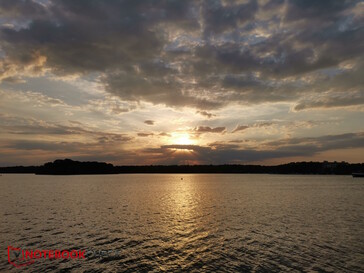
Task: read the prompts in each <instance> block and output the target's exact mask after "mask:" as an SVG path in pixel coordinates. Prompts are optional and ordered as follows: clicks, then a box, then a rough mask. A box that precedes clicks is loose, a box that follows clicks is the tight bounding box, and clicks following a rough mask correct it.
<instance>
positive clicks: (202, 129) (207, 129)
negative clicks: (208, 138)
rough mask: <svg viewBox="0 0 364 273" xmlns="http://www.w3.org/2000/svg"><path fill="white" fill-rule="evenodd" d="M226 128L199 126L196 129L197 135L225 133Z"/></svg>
mask: <svg viewBox="0 0 364 273" xmlns="http://www.w3.org/2000/svg"><path fill="white" fill-rule="evenodd" d="M225 130H226V127H215V128H211V127H209V126H198V127H196V128H195V129H194V131H195V132H196V133H223V132H225Z"/></svg>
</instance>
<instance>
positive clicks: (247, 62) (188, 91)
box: [0, 0, 364, 117]
mask: <svg viewBox="0 0 364 273" xmlns="http://www.w3.org/2000/svg"><path fill="white" fill-rule="evenodd" d="M8 2H9V3H8ZM358 3H360V1H311V0H309V1H303V0H297V1H269V2H268V3H266V4H264V5H259V4H258V2H257V1H253V0H252V1H248V2H245V3H241V1H218V0H216V1H158V2H155V1H149V0H147V1H70V0H64V1H50V2H49V4H48V5H47V6H43V5H40V4H39V3H37V2H35V1H18V0H16V1H2V2H1V3H0V12H1V13H0V16H2V17H3V21H4V22H8V23H14V22H13V21H14V20H13V19H16V20H15V21H16V22H18V21H19V20H20V19H19V18H23V19H26V20H25V21H26V23H24V22H22V23H16V22H15V25H16V27H9V26H2V27H1V29H0V45H1V48H2V50H3V51H4V57H3V63H6V64H8V63H11V64H12V65H16V66H17V67H18V68H19V71H20V70H21V69H20V68H21V67H24V66H27V65H30V64H37V65H36V66H35V67H34V69H35V70H41V69H43V68H50V69H51V71H52V72H53V73H56V74H61V75H65V74H66V75H69V74H77V75H84V76H88V75H91V74H92V73H96V74H97V75H102V77H101V83H102V84H103V85H104V87H105V89H106V90H107V91H108V92H110V93H112V94H114V95H117V96H119V97H120V98H122V99H123V100H125V101H147V102H151V103H153V104H162V105H166V106H171V107H184V106H189V107H194V108H196V109H199V110H201V111H206V110H209V109H210V110H214V109H217V108H220V107H223V106H226V105H227V104H229V103H230V102H238V103H242V104H257V103H264V102H279V101H292V102H298V101H299V103H298V105H297V107H296V108H297V109H296V110H301V109H305V108H309V107H310V106H309V104H310V103H309V102H306V97H307V96H306V95H307V94H315V93H321V92H331V91H332V89H335V88H338V87H336V86H341V88H343V90H345V89H349V88H353V87H355V88H356V89H358V86H360V85H361V83H362V77H360V78H359V77H354V76H352V75H353V74H355V73H362V63H363V60H362V58H361V56H362V45H363V38H362V37H364V35H363V23H362V21H361V20H360V18H359V17H358V16H354V10H355V8H356V6H355V5H357V4H358ZM283 7H285V8H283ZM259 11H263V12H265V14H268V15H269V16H268V15H267V16H268V17H267V18H259V16H258V15H259ZM278 12H280V13H278ZM5 15H6V16H5ZM10 17H11V18H10ZM9 18H10V19H9ZM19 22H20V21H19ZM260 31H262V32H264V35H258V34H257V33H259V32H260ZM45 60H46V61H45ZM44 61H45V62H44ZM343 62H356V63H359V66H358V69H353V70H349V71H347V72H346V73H345V74H346V76H345V77H344V76H340V75H333V76H332V79H331V80H330V81H329V83H330V84H329V83H326V81H325V79H323V78H317V79H316V81H314V82H312V81H305V80H304V77H306V76H307V75H311V74H317V73H319V72H320V71H322V70H325V69H329V68H330V69H337V70H340V64H342V63H343ZM3 70H4V71H3V72H2V73H3V74H4V77H7V78H9V77H12V75H8V74H9V73H10V72H9V69H8V67H7V65H5V68H4V69H3ZM16 70H17V69H15V70H14V69H13V70H12V71H16ZM356 71H359V72H356ZM12 73H14V72H12ZM13 76H14V75H13ZM311 76H312V75H311ZM350 76H352V77H351V80H348V78H349V77H350ZM287 78H291V79H292V78H294V80H293V82H292V81H288V80H287ZM10 79H11V78H10ZM361 86H362V85H361ZM334 91H335V92H336V91H337V90H334ZM357 102H358V100H357V101H356V103H355V102H354V100H352V99H346V98H343V100H342V104H344V105H355V104H358V103H357ZM319 104H320V103H317V105H319ZM321 104H322V105H324V106H325V105H327V106H329V105H331V104H332V103H330V102H328V103H326V104H325V102H323V103H321ZM311 105H313V106H314V107H316V106H315V103H313V104H312V103H311ZM124 110H125V111H126V110H127V109H115V111H114V113H116V114H117V113H121V112H123V111H124ZM206 113H207V112H206ZM201 114H202V112H201ZM202 115H203V114H202ZM205 116H206V117H209V116H208V115H205Z"/></svg>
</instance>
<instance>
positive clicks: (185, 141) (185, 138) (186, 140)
mask: <svg viewBox="0 0 364 273" xmlns="http://www.w3.org/2000/svg"><path fill="white" fill-rule="evenodd" d="M172 136H173V138H172V139H173V143H174V144H178V145H191V144H193V143H194V142H193V140H191V139H190V136H189V134H187V133H176V134H173V135H172Z"/></svg>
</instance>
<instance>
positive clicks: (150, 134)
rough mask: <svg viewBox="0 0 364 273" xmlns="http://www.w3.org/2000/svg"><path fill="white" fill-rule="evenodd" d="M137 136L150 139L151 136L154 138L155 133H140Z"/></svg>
mask: <svg viewBox="0 0 364 273" xmlns="http://www.w3.org/2000/svg"><path fill="white" fill-rule="evenodd" d="M137 135H138V136H139V137H149V136H153V135H154V133H138V134H137Z"/></svg>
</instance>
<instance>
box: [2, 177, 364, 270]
mask: <svg viewBox="0 0 364 273" xmlns="http://www.w3.org/2000/svg"><path fill="white" fill-rule="evenodd" d="M181 177H182V178H183V180H181ZM0 202H1V203H0V205H1V207H0V215H1V223H0V224H1V225H0V242H1V250H0V251H1V254H0V255H1V263H0V271H1V272H19V271H22V272H140V271H142V272H148V271H150V272H153V271H154V272H160V271H166V272H177V271H184V272H239V271H240V272H281V271H286V272H364V179H360V178H358V179H353V178H352V177H349V176H289V175H285V176H283V175H175V174H170V175H169V174H167V175H149V174H140V175H109V176H63V177H54V176H35V175H3V176H1V177H0ZM8 245H11V246H14V247H22V248H23V249H80V250H81V249H85V250H87V251H88V253H90V255H89V256H87V257H86V258H85V259H83V260H54V259H53V260H49V259H39V260H36V261H35V262H34V263H33V264H31V265H29V266H27V267H25V268H24V269H18V268H15V267H14V266H12V265H10V264H9V263H8V261H7V246H8ZM101 250H102V251H111V250H112V251H113V252H112V254H110V253H109V254H108V255H105V252H103V253H104V255H103V256H100V255H96V254H95V253H99V252H97V251H101ZM91 251H93V252H91ZM92 253H94V254H92ZM91 254H92V255H91Z"/></svg>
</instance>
